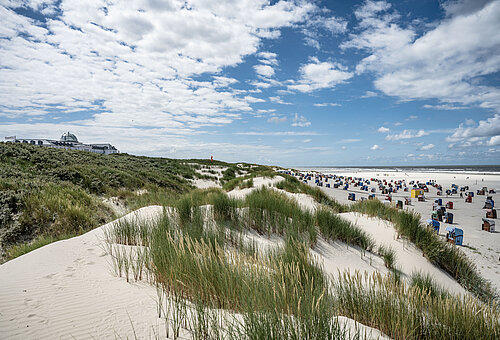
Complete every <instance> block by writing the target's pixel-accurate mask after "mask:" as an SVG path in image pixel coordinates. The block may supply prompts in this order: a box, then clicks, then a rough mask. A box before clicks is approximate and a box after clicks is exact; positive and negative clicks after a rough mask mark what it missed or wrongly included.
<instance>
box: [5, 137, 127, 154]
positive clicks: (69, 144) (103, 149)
mask: <svg viewBox="0 0 500 340" xmlns="http://www.w3.org/2000/svg"><path fill="white" fill-rule="evenodd" d="M5 142H6V143H26V144H32V145H40V146H47V147H49V148H57V149H69V150H80V151H87V152H94V153H101V154H104V155H109V154H112V153H119V151H118V150H117V149H116V148H115V147H114V146H113V145H111V144H83V143H80V142H79V141H78V138H76V136H75V135H74V134H72V133H69V132H65V133H63V135H62V136H61V138H60V139H59V140H54V139H45V138H16V136H9V137H5Z"/></svg>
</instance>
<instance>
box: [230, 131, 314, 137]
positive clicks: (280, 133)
mask: <svg viewBox="0 0 500 340" xmlns="http://www.w3.org/2000/svg"><path fill="white" fill-rule="evenodd" d="M234 134H235V135H238V136H317V135H319V134H318V133H317V132H306V131H300V132H298V131H275V132H257V131H248V132H235V133H234Z"/></svg>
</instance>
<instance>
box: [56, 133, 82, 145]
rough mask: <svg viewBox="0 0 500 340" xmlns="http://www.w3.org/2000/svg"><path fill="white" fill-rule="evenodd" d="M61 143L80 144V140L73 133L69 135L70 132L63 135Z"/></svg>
mask: <svg viewBox="0 0 500 340" xmlns="http://www.w3.org/2000/svg"><path fill="white" fill-rule="evenodd" d="M59 141H61V142H75V143H78V139H77V138H76V136H75V135H74V134H72V133H69V132H65V133H63V135H62V136H61V139H60V140H59Z"/></svg>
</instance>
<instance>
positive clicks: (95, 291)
mask: <svg viewBox="0 0 500 340" xmlns="http://www.w3.org/2000/svg"><path fill="white" fill-rule="evenodd" d="M161 213H162V207H160V206H151V207H146V208H142V209H139V210H137V211H135V212H133V213H130V214H128V215H126V216H124V217H123V218H124V219H132V218H138V219H150V218H154V217H156V216H159V215H160V214H161ZM112 223H113V222H112ZM110 226H111V223H110V224H107V225H104V226H102V227H100V228H97V229H95V230H93V231H91V232H88V233H86V234H84V235H82V236H79V237H75V238H72V239H68V240H64V241H59V242H55V243H52V244H49V245H47V246H45V247H42V248H39V249H37V250H35V251H32V252H30V253H28V254H26V255H23V256H21V257H19V258H16V259H14V260H12V261H9V262H7V263H4V264H3V265H1V266H0V287H1V289H0V335H1V338H3V339H120V338H122V339H125V338H137V339H155V338H157V337H159V338H162V337H163V338H164V336H165V329H164V321H163V320H162V319H160V318H158V314H157V313H158V312H157V293H156V289H155V288H154V287H152V286H151V285H149V284H148V283H147V282H132V281H131V282H130V283H127V282H126V280H125V279H124V278H119V277H116V276H114V275H113V274H112V270H111V266H110V263H109V260H110V258H109V256H108V255H106V253H105V251H104V250H103V249H102V248H101V247H102V239H103V236H104V230H105V228H109V227H110ZM248 237H249V238H250V239H251V240H252V241H254V242H255V243H257V244H258V246H259V248H268V249H269V248H271V247H273V246H278V245H279V244H280V238H279V237H274V236H273V237H270V238H266V237H264V236H262V235H258V234H256V233H250V234H249V235H248ZM319 249H321V251H322V253H321V256H323V257H324V258H325V259H329V258H330V257H329V256H330V255H331V254H337V255H338V256H340V257H342V254H345V253H349V250H346V249H345V248H344V246H342V245H341V246H339V245H338V244H334V245H332V244H329V243H327V242H323V243H321V248H319V247H318V250H319ZM350 249H351V250H353V249H354V248H350ZM350 256H351V257H352V258H353V259H354V258H359V254H356V252H355V251H354V252H352V254H351V255H350ZM330 260H331V261H333V262H332V263H328V264H327V267H328V271H329V272H334V271H337V269H344V267H345V265H346V262H345V261H344V260H343V259H342V260H341V261H338V260H337V259H335V258H332V259H330ZM360 261H363V260H360ZM354 262H355V261H354V260H353V262H352V263H351V265H352V266H355V267H356V268H360V269H367V268H369V266H368V265H367V264H366V263H364V265H362V266H360V265H356V264H354ZM340 263H342V264H343V265H342V266H341V265H340ZM382 266H383V265H382ZM378 267H381V265H380V263H378ZM338 320H339V322H340V323H341V324H345V325H346V327H347V329H349V330H351V331H356V330H360V331H361V332H362V333H363V334H366V335H367V336H368V338H373V339H385V338H386V337H385V336H383V334H381V333H380V332H379V331H378V330H375V329H372V328H370V327H366V326H364V325H362V324H359V323H357V322H355V321H354V320H352V319H349V318H346V317H343V316H339V317H338ZM170 335H171V336H172V333H170ZM180 338H181V339H187V338H190V333H189V332H188V331H186V330H181V337H180Z"/></svg>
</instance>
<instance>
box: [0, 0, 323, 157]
mask: <svg viewBox="0 0 500 340" xmlns="http://www.w3.org/2000/svg"><path fill="white" fill-rule="evenodd" d="M3 4H7V3H6V2H3ZM7 6H12V7H15V6H21V5H19V4H18V3H14V2H9V3H8V4H7ZM22 6H26V7H28V6H29V7H31V8H33V10H34V11H43V12H44V13H49V12H50V13H54V11H55V10H54V8H53V6H58V10H59V12H58V16H57V17H54V18H52V19H50V20H47V21H46V22H44V23H41V22H38V21H35V20H32V19H29V18H28V17H26V16H23V15H20V14H17V13H16V12H14V11H13V10H12V9H10V8H6V7H4V6H0V18H1V20H2V25H0V26H1V28H0V37H1V38H2V43H1V44H0V86H1V87H2V88H3V89H4V90H3V91H0V103H2V105H3V106H2V108H1V109H0V115H1V116H4V117H7V116H8V117H11V118H17V119H23V118H25V119H33V118H34V117H33V116H32V117H28V116H29V115H33V114H37V115H39V116H44V115H45V116H47V118H56V117H61V116H64V117H65V120H66V121H68V120H69V121H73V122H74V123H75V124H83V125H85V126H99V127H103V129H104V127H106V128H123V127H129V128H139V127H143V128H144V127H147V128H148V129H172V128H173V129H177V130H178V131H189V132H190V133H192V130H197V129H200V128H202V127H204V126H216V125H226V124H229V123H231V122H233V121H235V120H237V119H240V118H241V115H242V114H244V113H247V112H251V111H252V108H251V106H250V105H251V104H252V103H255V102H260V100H261V99H258V98H255V97H251V96H247V97H245V98H240V97H238V95H239V94H240V93H241V90H240V91H237V90H232V89H231V88H230V87H231V86H232V85H233V84H235V83H237V80H236V79H234V78H229V77H224V76H221V75H220V73H221V71H222V69H223V68H225V67H228V66H235V65H237V64H239V63H241V62H243V60H244V58H245V57H246V56H248V55H251V54H255V53H257V51H258V48H259V47H260V46H261V44H262V39H264V37H267V38H273V37H276V36H278V35H279V30H280V29H281V28H283V27H290V26H292V25H295V24H297V23H299V22H303V21H304V20H305V19H306V18H308V17H309V14H310V13H312V12H314V11H315V10H316V9H317V7H316V6H315V5H314V4H311V3H305V2H300V3H299V2H284V1H278V2H275V3H273V4H270V3H269V2H268V1H266V0H256V1H228V2H226V3H224V5H223V6H221V4H220V2H216V1H202V0H192V1H189V3H186V2H184V1H176V0H172V1H168V2H167V1H135V2H109V1H104V0H94V1H91V2H89V1H69V0H63V1H50V2H47V1H45V2H44V1H36V2H23V4H22ZM51 6H52V7H51ZM260 57H261V58H263V60H268V61H269V62H270V63H271V64H272V63H273V62H274V61H273V60H274V59H276V58H275V56H273V55H271V54H266V55H264V54H262V55H260ZM273 57H274V59H273ZM201 74H204V75H207V76H208V77H210V76H212V77H213V78H212V79H213V80H212V81H195V80H193V78H194V77H195V76H197V75H201ZM209 79H210V78H209ZM271 84H274V83H269V82H261V83H259V84H257V85H256V86H262V87H264V86H271ZM82 112H88V117H89V118H87V119H86V120H85V121H81V117H82V114H81V113H82ZM91 114H93V115H92V116H91ZM73 117H74V118H73ZM66 124H68V123H66ZM99 131H103V130H99ZM148 131H149V130H148ZM131 138H135V137H131ZM134 143H135V144H134ZM134 143H132V145H137V146H136V148H135V149H134V148H132V149H129V151H130V152H134V151H135V150H138V149H139V148H140V146H139V144H140V143H142V142H141V140H140V139H139V140H134Z"/></svg>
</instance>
